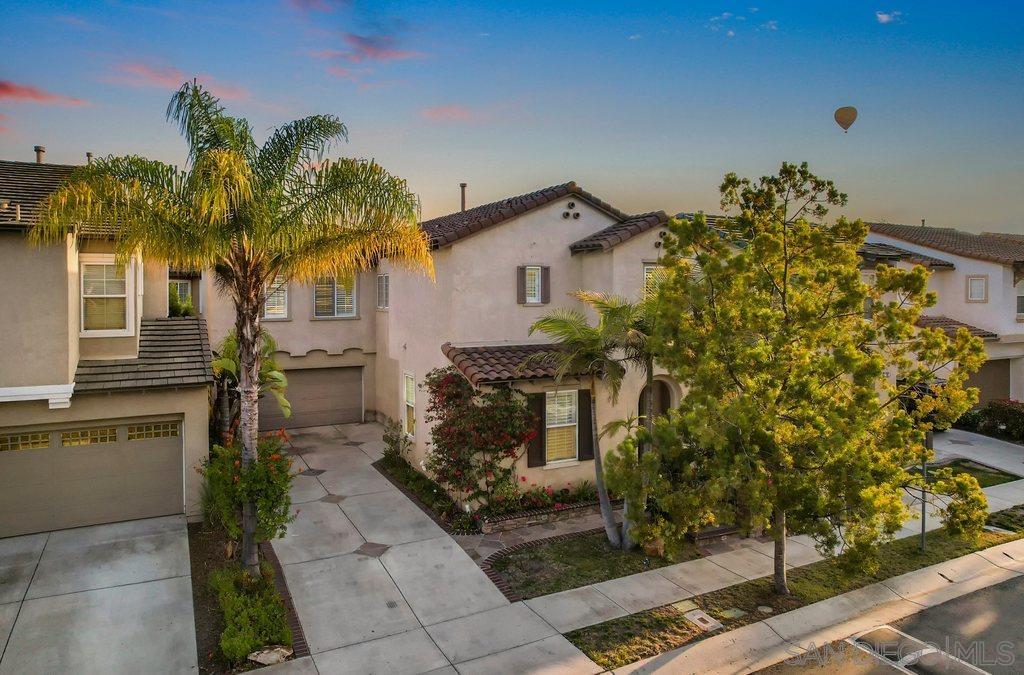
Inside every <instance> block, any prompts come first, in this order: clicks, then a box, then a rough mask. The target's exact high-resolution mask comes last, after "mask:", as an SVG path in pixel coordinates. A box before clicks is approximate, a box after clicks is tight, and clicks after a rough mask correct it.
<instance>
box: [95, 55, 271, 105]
mask: <svg viewBox="0 0 1024 675" xmlns="http://www.w3.org/2000/svg"><path fill="white" fill-rule="evenodd" d="M114 70H115V72H114V74H112V75H110V76H109V77H107V78H106V79H107V81H108V82H114V83H117V84H123V85H126V86H128V87H135V88H139V89H143V88H157V89H177V88H178V87H180V86H181V85H182V84H183V83H184V82H187V81H188V80H191V79H195V80H197V81H198V82H199V83H200V84H202V85H204V86H205V87H206V88H208V89H209V90H210V91H212V92H213V93H214V94H216V95H217V96H219V97H220V98H223V99H225V100H228V101H247V100H249V99H251V98H252V95H251V94H250V93H249V90H248V89H246V88H245V87H243V86H241V85H236V84H230V83H227V82H219V81H217V80H216V79H214V78H213V77H211V76H209V75H204V74H197V75H192V76H190V75H188V74H187V73H186V72H185V71H183V70H179V69H178V68H174V67H172V66H154V65H150V64H147V63H142V62H138V61H129V62H126V63H121V64H119V65H118V66H117V67H116V68H115V69H114Z"/></svg>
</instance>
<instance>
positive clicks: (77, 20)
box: [54, 14, 99, 31]
mask: <svg viewBox="0 0 1024 675" xmlns="http://www.w3.org/2000/svg"><path fill="white" fill-rule="evenodd" d="M54 18H55V19H56V20H57V21H59V22H60V23H63V24H66V25H68V26H71V27H73V28H78V29H79V30H87V31H94V30H98V29H99V25H98V24H95V23H93V22H92V21H87V20H86V19H83V18H82V17H80V16H77V15H75V14H60V15H58V16H56V17H54Z"/></svg>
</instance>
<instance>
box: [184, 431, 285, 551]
mask: <svg viewBox="0 0 1024 675" xmlns="http://www.w3.org/2000/svg"><path fill="white" fill-rule="evenodd" d="M291 464H292V462H291V460H290V459H288V457H287V456H285V454H284V452H283V451H282V449H281V440H280V439H279V438H275V437H267V438H263V439H261V440H260V443H259V448H258V452H257V457H256V459H255V461H253V463H252V464H250V465H249V468H248V469H243V468H242V446H241V445H239V444H234V445H231V446H229V447H224V446H221V445H214V446H213V449H212V450H211V451H210V458H209V459H208V460H207V461H206V462H205V463H204V464H203V467H202V469H201V472H202V474H203V476H204V477H205V478H206V494H205V498H206V504H205V508H206V516H207V518H208V519H209V520H210V521H211V522H212V523H213V524H214V525H217V526H219V527H222V528H224V530H225V531H226V532H227V534H228V536H229V537H231V538H232V539H239V538H240V537H241V536H242V518H241V512H242V504H244V503H245V502H247V501H251V502H253V503H254V504H256V538H257V540H258V541H267V540H268V539H273V538H275V537H280V536H284V532H285V528H286V526H287V525H288V523H290V522H291V521H292V516H291V515H290V513H289V511H290V510H291V505H292V499H291V495H290V494H289V490H290V489H291V486H292V475H291V473H290V471H289V470H290V468H291Z"/></svg>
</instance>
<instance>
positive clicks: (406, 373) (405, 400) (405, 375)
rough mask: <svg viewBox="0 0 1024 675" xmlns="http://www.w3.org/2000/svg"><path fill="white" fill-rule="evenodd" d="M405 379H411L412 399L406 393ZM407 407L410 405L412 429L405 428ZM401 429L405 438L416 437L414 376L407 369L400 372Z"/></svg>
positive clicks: (407, 413)
mask: <svg viewBox="0 0 1024 675" xmlns="http://www.w3.org/2000/svg"><path fill="white" fill-rule="evenodd" d="M407 380H412V401H410V400H409V397H408V396H407V395H406V394H408V393H409V389H408V382H407ZM409 407H412V430H409V429H406V428H405V425H406V420H408V419H409V410H408V409H409ZM402 430H403V431H404V432H405V435H406V437H407V438H410V439H412V438H416V376H415V375H413V374H412V373H410V372H409V371H403V372H402Z"/></svg>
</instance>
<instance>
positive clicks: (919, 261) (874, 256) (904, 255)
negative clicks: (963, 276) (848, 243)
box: [857, 241, 956, 270]
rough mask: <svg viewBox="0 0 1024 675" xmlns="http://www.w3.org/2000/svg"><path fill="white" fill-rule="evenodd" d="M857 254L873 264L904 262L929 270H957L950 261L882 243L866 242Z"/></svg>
mask: <svg viewBox="0 0 1024 675" xmlns="http://www.w3.org/2000/svg"><path fill="white" fill-rule="evenodd" d="M857 252H858V253H859V254H860V256H861V257H862V258H864V259H865V260H869V261H871V262H882V261H885V260H904V261H906V262H909V263H911V264H914V265H923V266H925V267H927V268H929V269H950V270H951V269H955V268H956V266H955V265H954V264H953V263H951V262H949V261H948V260H943V259H942V258H936V257H935V256H930V255H925V254H923V253H916V252H914V251H908V250H906V249H904V248H900V247H899V246H893V245H892V244H883V243H880V242H872V241H868V242H865V243H864V245H863V246H861V247H860V248H859V249H858V250H857Z"/></svg>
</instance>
